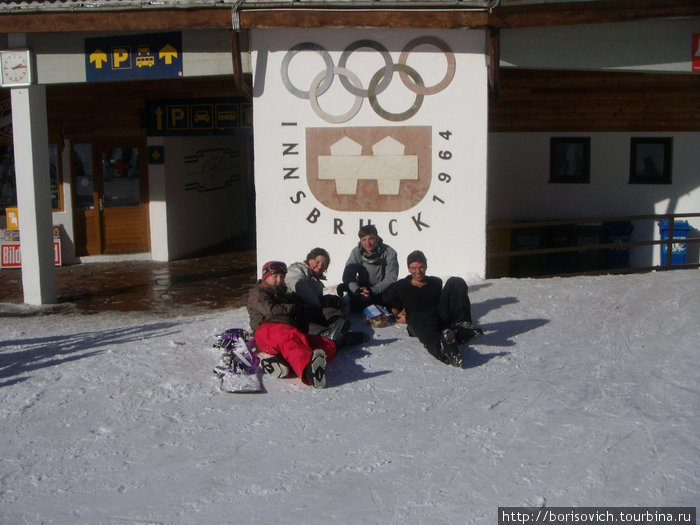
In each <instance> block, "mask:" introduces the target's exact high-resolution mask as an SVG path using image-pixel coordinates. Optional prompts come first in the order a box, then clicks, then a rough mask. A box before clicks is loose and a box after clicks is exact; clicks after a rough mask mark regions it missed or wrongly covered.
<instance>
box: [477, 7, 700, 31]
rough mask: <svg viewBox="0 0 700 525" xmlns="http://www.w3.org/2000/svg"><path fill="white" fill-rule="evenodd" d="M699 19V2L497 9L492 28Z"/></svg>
mask: <svg viewBox="0 0 700 525" xmlns="http://www.w3.org/2000/svg"><path fill="white" fill-rule="evenodd" d="M698 15H700V2H698V1H697V0H613V1H605V0H602V1H597V2H566V3H560V4H552V3H546V4H529V5H522V6H513V5H512V2H510V3H509V5H508V6H505V7H497V8H495V9H494V10H493V13H492V15H491V16H490V18H489V24H490V25H492V26H494V27H500V28H517V27H544V26H562V25H576V24H603V23H611V22H629V21H633V20H644V19H650V18H668V17H689V16H698Z"/></svg>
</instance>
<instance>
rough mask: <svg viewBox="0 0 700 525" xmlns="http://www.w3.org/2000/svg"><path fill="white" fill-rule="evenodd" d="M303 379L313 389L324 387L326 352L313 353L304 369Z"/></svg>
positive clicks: (317, 351) (318, 350)
mask: <svg viewBox="0 0 700 525" xmlns="http://www.w3.org/2000/svg"><path fill="white" fill-rule="evenodd" d="M304 379H306V380H307V381H308V382H309V383H310V384H311V386H313V387H314V388H323V387H325V386H326V352H324V351H323V350H321V349H317V350H314V351H313V353H312V354H311V361H309V364H308V365H306V368H304Z"/></svg>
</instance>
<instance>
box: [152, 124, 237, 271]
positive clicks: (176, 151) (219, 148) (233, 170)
mask: <svg viewBox="0 0 700 525" xmlns="http://www.w3.org/2000/svg"><path fill="white" fill-rule="evenodd" d="M162 140H163V143H164V145H165V165H164V167H163V168H162V170H161V169H160V168H158V167H156V166H149V173H150V169H151V168H156V169H155V170H154V175H153V176H152V177H151V182H152V183H154V187H152V188H151V194H150V198H151V207H152V211H151V221H152V222H151V229H152V231H153V234H152V238H151V249H152V251H153V259H154V260H164V255H165V254H167V260H171V259H173V258H176V257H179V256H181V255H185V254H188V253H192V252H194V251H197V250H200V249H202V248H206V247H208V246H212V245H215V244H217V243H220V242H222V241H225V240H228V239H231V238H232V237H235V236H236V235H237V234H239V233H242V232H245V231H246V230H247V228H248V213H247V210H248V208H247V206H248V203H247V189H246V188H247V184H246V178H247V171H246V167H247V160H246V138H245V137H239V136H210V137H166V138H163V139H162ZM225 151H229V152H238V154H239V156H238V160H237V161H231V160H230V157H226V156H225V157H222V156H221V152H225ZM198 152H199V153H202V156H201V157H200V159H199V160H198V161H197V162H187V160H188V159H189V158H191V157H192V156H194V155H196V154H197V153H198ZM229 179H230V180H229ZM194 185H196V186H197V187H194ZM188 187H192V189H188ZM200 190H201V191H200ZM163 196H164V197H165V201H163ZM164 203H167V206H165V205H164ZM164 216H165V220H163V217H164ZM165 235H167V237H166V238H165V239H164V236H165ZM166 240H167V247H166V248H164V247H163V246H162V244H163V242H164V241H166Z"/></svg>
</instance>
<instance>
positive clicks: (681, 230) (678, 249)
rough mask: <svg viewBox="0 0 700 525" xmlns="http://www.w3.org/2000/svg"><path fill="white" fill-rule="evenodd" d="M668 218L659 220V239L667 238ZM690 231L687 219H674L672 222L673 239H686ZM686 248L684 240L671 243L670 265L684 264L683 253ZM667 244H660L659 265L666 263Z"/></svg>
mask: <svg viewBox="0 0 700 525" xmlns="http://www.w3.org/2000/svg"><path fill="white" fill-rule="evenodd" d="M668 226H669V224H668V220H667V219H662V220H660V221H659V234H660V235H661V240H662V241H665V240H667V239H668ZM689 231H690V225H689V224H688V221H674V222H673V240H674V241H675V240H676V239H687V238H688V232H689ZM687 249H688V244H687V243H684V242H679V243H675V242H674V243H673V245H672V247H671V266H678V265H681V264H685V253H686V250H687ZM667 251H668V250H667V245H666V244H662V245H661V265H662V266H664V265H665V264H666V254H667Z"/></svg>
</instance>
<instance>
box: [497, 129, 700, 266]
mask: <svg viewBox="0 0 700 525" xmlns="http://www.w3.org/2000/svg"><path fill="white" fill-rule="evenodd" d="M552 136H555V137H566V136H588V137H590V138H591V179H590V184H554V183H549V143H550V137H552ZM631 137H672V138H673V160H672V184H670V185H667V184H629V170H630V167H629V165H630V138H631ZM698 144H700V133H665V132H658V133H651V132H649V133H556V134H554V133H490V134H489V155H488V159H489V189H488V218H489V220H490V221H500V220H520V221H523V220H548V219H585V218H589V217H590V218H594V217H617V216H631V215H649V214H662V213H696V212H698V210H700V171H699V166H700V149H698V147H697V146H698ZM689 222H690V225H691V226H693V227H694V228H695V229H696V230H697V229H700V218H694V219H690V220H689ZM652 237H653V238H656V239H658V238H659V237H658V227H657V226H656V225H655V224H652V223H651V222H650V221H645V222H639V223H635V230H634V233H633V240H650V239H651V238H652ZM690 253H694V255H693V257H694V258H695V260H694V261H692V260H688V261H687V262H698V260H697V250H696V249H691V250H690ZM632 254H633V255H634V256H635V260H633V261H632V262H633V263H634V264H638V265H640V266H641V265H648V264H651V263H652V262H653V264H658V261H659V254H658V248H656V249H652V248H649V249H635V250H634V251H633V252H632ZM650 259H651V260H650Z"/></svg>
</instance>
